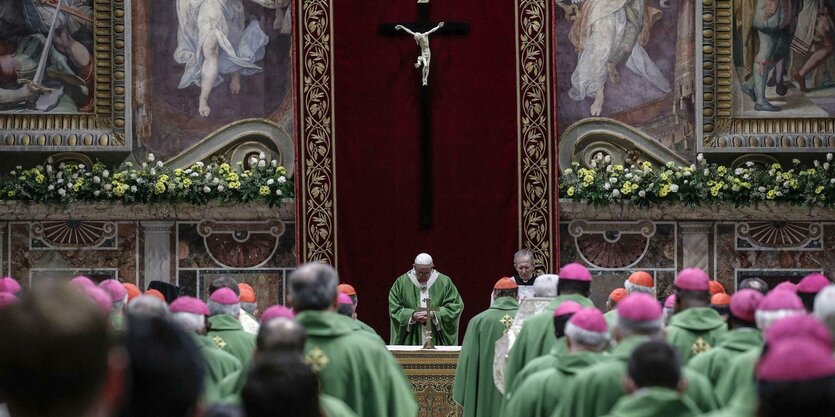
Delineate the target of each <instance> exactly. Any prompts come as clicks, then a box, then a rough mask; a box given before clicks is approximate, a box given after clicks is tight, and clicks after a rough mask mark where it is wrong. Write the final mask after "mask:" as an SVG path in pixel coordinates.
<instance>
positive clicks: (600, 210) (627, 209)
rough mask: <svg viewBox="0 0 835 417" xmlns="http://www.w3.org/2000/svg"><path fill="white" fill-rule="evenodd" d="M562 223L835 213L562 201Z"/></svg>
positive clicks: (803, 217) (833, 213) (817, 217)
mask: <svg viewBox="0 0 835 417" xmlns="http://www.w3.org/2000/svg"><path fill="white" fill-rule="evenodd" d="M559 207H560V218H561V219H562V220H573V219H583V220H588V221H593V220H627V221H634V220H644V219H645V220H654V221H662V220H680V221H697V220H705V221H709V220H712V221H717V220H730V221H746V220H768V221H780V220H785V221H820V222H823V221H835V210H832V209H827V208H824V207H797V206H792V205H791V204H789V203H777V202H765V203H758V204H755V205H753V206H750V207H736V206H734V205H733V204H732V203H726V204H716V205H711V206H704V207H689V206H685V205H682V204H665V205H655V206H652V207H649V208H645V207H639V206H637V205H634V204H629V203H624V204H612V205H608V206H601V207H594V206H592V205H590V204H588V203H584V202H577V201H573V200H571V199H560V205H559Z"/></svg>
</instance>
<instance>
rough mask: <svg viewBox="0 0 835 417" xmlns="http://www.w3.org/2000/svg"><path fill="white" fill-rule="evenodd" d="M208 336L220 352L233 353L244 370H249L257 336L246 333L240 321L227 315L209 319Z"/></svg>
mask: <svg viewBox="0 0 835 417" xmlns="http://www.w3.org/2000/svg"><path fill="white" fill-rule="evenodd" d="M206 336H207V337H208V338H209V340H211V341H212V342H214V344H215V346H217V347H218V348H219V349H220V350H222V351H224V352H229V353H231V354H232V356H234V357H236V358H237V359H238V360H239V361H241V365H243V367H244V369H248V368H249V361H250V360H251V359H252V353H253V352H255V335H254V334H252V333H247V332H245V331H244V329H243V327H242V326H241V322H240V321H238V319H236V318H234V317H232V316H230V315H227V314H218V315H216V316H212V317H209V332H208V333H206Z"/></svg>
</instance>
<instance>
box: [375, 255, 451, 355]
mask: <svg viewBox="0 0 835 417" xmlns="http://www.w3.org/2000/svg"><path fill="white" fill-rule="evenodd" d="M463 310H464V302H463V301H462V300H461V296H460V295H459V294H458V289H457V288H455V285H454V284H453V283H452V280H451V279H450V278H449V277H448V276H446V275H444V274H441V273H439V272H438V271H436V270H435V265H434V263H433V262H432V257H431V256H429V254H427V253H421V254H420V255H418V256H417V257H416V258H415V263H414V265H413V268H412V269H411V270H410V271H409V272H407V273H405V274H403V275H401V276H400V277H398V278H397V280H395V281H394V285H392V287H391V290H390V291H389V315H390V318H391V320H390V321H391V344H392V345H422V344H423V343H424V340H423V330H424V326H428V327H431V329H432V341H433V342H434V344H435V345H439V346H454V345H457V344H458V322H459V320H460V319H461V312H462V311H463Z"/></svg>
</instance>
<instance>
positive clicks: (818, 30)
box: [791, 0, 835, 91]
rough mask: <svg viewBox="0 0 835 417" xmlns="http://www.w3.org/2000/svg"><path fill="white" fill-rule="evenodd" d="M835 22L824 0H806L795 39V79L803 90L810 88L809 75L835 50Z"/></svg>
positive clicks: (798, 18)
mask: <svg viewBox="0 0 835 417" xmlns="http://www.w3.org/2000/svg"><path fill="white" fill-rule="evenodd" d="M833 37H835V24H833V21H832V10H831V9H830V6H829V5H828V4H827V3H826V2H825V1H824V0H804V1H803V8H802V9H801V11H800V14H799V15H798V17H797V29H796V30H795V32H794V39H793V40H792V45H791V47H792V51H793V52H794V54H793V57H792V74H791V76H792V79H793V80H794V81H796V82H797V84H798V86H799V87H800V91H809V89H808V88H807V87H806V76H807V75H809V74H810V73H811V72H812V71H813V70H815V69H816V68H818V67H820V66H821V65H822V64H824V63H826V62H827V61H828V60H829V58H831V57H832V55H833V52H835V40H833Z"/></svg>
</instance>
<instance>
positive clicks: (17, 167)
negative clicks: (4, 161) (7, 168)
mask: <svg viewBox="0 0 835 417" xmlns="http://www.w3.org/2000/svg"><path fill="white" fill-rule="evenodd" d="M14 169H23V167H22V166H20V165H18V166H16V167H14Z"/></svg>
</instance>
